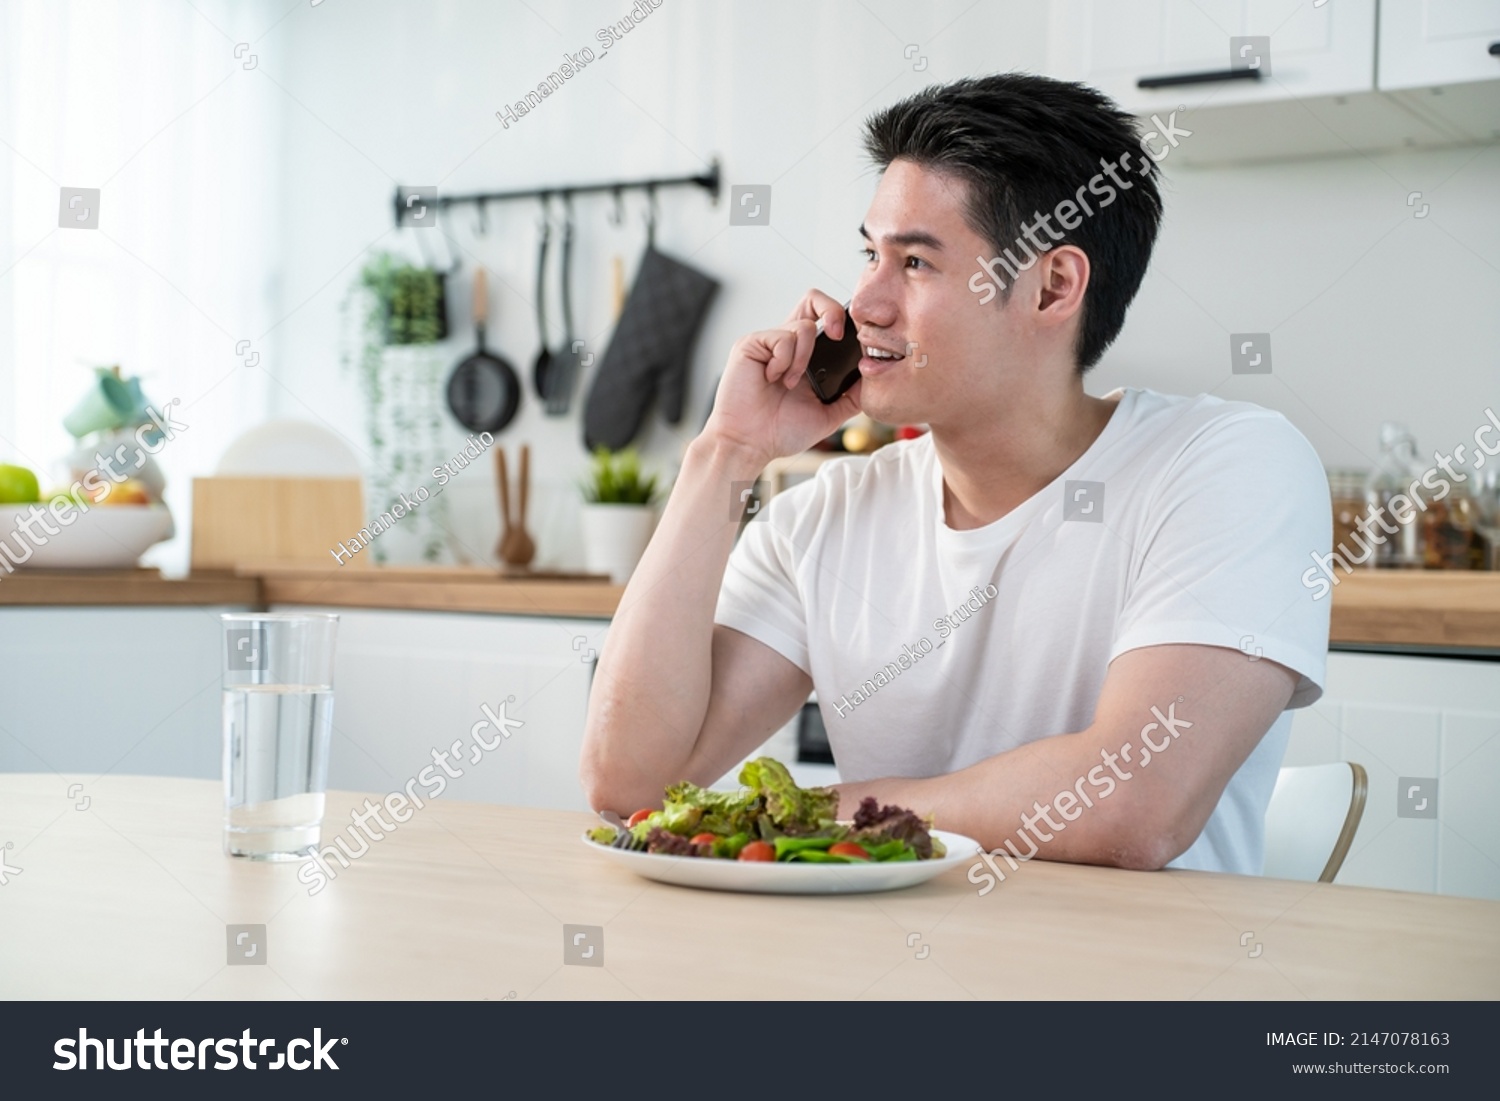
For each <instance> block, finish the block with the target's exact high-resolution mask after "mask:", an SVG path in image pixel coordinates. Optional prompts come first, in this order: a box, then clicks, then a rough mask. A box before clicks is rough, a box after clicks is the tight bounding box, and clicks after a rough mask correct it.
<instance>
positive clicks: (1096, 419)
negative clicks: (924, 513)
mask: <svg viewBox="0 0 1500 1101" xmlns="http://www.w3.org/2000/svg"><path fill="white" fill-rule="evenodd" d="M1118 404H1119V400H1118V399H1114V400H1110V401H1106V400H1105V399H1103V398H1095V397H1090V396H1089V395H1088V394H1086V393H1084V391H1083V387H1082V386H1081V385H1074V386H1070V387H1068V388H1066V389H1064V390H1061V391H1059V392H1056V393H1050V394H1042V395H1037V394H1029V395H1027V400H1026V401H1024V402H1020V403H1017V404H1016V405H1014V406H1012V407H1011V408H1010V409H1009V410H1008V415H1007V416H1006V417H1005V418H1004V420H1002V421H994V420H991V421H990V422H988V423H982V424H981V423H972V422H971V423H969V424H966V425H962V426H944V427H939V426H936V425H935V426H933V430H932V442H933V446H934V447H935V448H936V450H937V455H938V459H939V461H940V462H941V463H942V467H943V512H944V516H945V518H946V520H947V522H948V526H949V527H950V528H953V529H954V530H956V531H967V530H970V529H972V528H979V527H984V526H985V525H986V524H992V523H994V522H995V521H996V520H998V519H1000V518H1001V517H1002V516H1005V515H1006V514H1007V513H1009V512H1010V511H1011V510H1012V509H1014V508H1015V507H1016V506H1017V505H1020V504H1021V503H1023V502H1024V501H1027V500H1029V499H1030V498H1031V497H1033V496H1035V495H1036V494H1037V493H1038V492H1040V491H1041V490H1042V489H1044V488H1046V487H1047V486H1048V485H1049V484H1050V483H1051V482H1052V481H1053V480H1054V479H1055V478H1056V477H1057V476H1058V475H1059V474H1061V473H1062V472H1063V471H1065V470H1067V469H1068V467H1070V466H1072V465H1073V463H1074V462H1076V461H1077V459H1078V457H1079V456H1080V455H1082V454H1083V453H1084V452H1085V451H1087V450H1088V449H1089V447H1090V445H1091V444H1093V442H1094V441H1095V440H1096V439H1098V438H1099V434H1100V433H1101V432H1103V431H1104V426H1105V425H1106V424H1108V423H1109V418H1110V416H1111V415H1112V414H1113V413H1114V411H1115V407H1116V406H1117V405H1118Z"/></svg>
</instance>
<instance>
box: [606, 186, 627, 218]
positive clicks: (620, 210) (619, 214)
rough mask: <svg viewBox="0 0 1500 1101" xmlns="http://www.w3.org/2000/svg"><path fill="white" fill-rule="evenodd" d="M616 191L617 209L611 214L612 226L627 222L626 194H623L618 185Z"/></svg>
mask: <svg viewBox="0 0 1500 1101" xmlns="http://www.w3.org/2000/svg"><path fill="white" fill-rule="evenodd" d="M614 193H615V209H614V211H613V212H612V213H611V214H610V216H609V224H610V225H612V226H622V225H624V224H625V196H624V195H623V194H621V191H620V189H619V188H618V187H617V188H615V189H614Z"/></svg>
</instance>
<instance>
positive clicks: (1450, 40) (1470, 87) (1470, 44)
mask: <svg viewBox="0 0 1500 1101" xmlns="http://www.w3.org/2000/svg"><path fill="white" fill-rule="evenodd" d="M1376 81H1377V85H1378V87H1379V88H1380V90H1381V91H1382V92H1384V93H1386V94H1387V95H1389V96H1390V97H1391V98H1392V99H1393V100H1395V101H1396V102H1398V103H1400V104H1402V105H1403V106H1405V107H1406V108H1408V109H1409V110H1411V111H1412V112H1414V113H1415V114H1417V115H1419V116H1421V117H1422V118H1425V119H1427V120H1428V121H1429V122H1431V123H1432V125H1433V126H1435V127H1437V128H1440V129H1443V130H1446V131H1449V132H1451V133H1452V134H1454V135H1455V137H1456V139H1457V140H1460V141H1494V140H1496V139H1500V0H1381V4H1380V66H1379V69H1378V71H1377V76H1376Z"/></svg>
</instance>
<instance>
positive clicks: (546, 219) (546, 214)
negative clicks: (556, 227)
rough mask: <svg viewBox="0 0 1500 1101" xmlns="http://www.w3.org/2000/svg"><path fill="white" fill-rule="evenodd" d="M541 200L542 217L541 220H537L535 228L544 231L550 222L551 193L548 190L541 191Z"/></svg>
mask: <svg viewBox="0 0 1500 1101" xmlns="http://www.w3.org/2000/svg"><path fill="white" fill-rule="evenodd" d="M541 200H542V218H541V221H539V222H537V224H536V228H537V229H538V230H540V231H541V232H543V233H546V232H547V230H548V228H549V227H550V226H551V224H552V193H551V192H550V191H543V192H542V194H541Z"/></svg>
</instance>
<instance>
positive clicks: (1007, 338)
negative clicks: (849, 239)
mask: <svg viewBox="0 0 1500 1101" xmlns="http://www.w3.org/2000/svg"><path fill="white" fill-rule="evenodd" d="M967 186H968V185H967V184H965V183H964V182H962V181H961V180H957V179H955V178H953V177H950V176H946V175H940V174H938V173H936V172H932V171H930V170H928V169H925V168H920V167H918V166H916V165H914V164H912V163H911V162H910V161H905V160H896V161H893V162H892V163H891V164H890V165H889V166H888V167H887V168H886V170H885V173H884V175H883V176H882V177H881V180H880V186H879V187H878V188H876V191H875V198H874V200H873V201H872V202H871V203H870V209H869V212H868V213H867V214H866V215H865V222H864V227H863V229H864V233H865V243H866V247H867V248H868V249H869V252H868V254H867V262H866V265H865V270H864V272H863V273H862V274H861V276H860V279H859V284H858V286H857V287H856V289H855V292H854V296H853V299H852V303H851V305H850V313H851V315H852V316H853V318H854V321H855V323H856V324H857V325H858V326H859V335H860V343H861V345H863V346H864V347H865V348H866V354H865V356H864V358H863V359H861V361H860V373H861V374H862V375H863V376H864V382H863V384H862V385H861V387H860V405H861V406H862V407H863V409H864V411H865V412H866V413H868V414H869V415H870V416H871V417H873V418H874V419H876V420H878V421H881V422H884V423H886V424H930V425H932V426H933V427H934V428H941V427H945V426H947V425H950V424H952V425H954V426H958V425H962V424H964V423H968V422H973V421H974V420H976V419H987V420H990V421H993V420H994V419H995V418H996V413H997V411H998V408H999V407H998V406H997V403H998V402H1001V401H1003V400H1004V397H1005V394H1006V392H1007V389H1009V388H1013V387H1014V385H1015V383H1016V382H1017V381H1018V379H1019V377H1020V372H1022V371H1023V370H1024V368H1025V366H1026V364H1028V363H1029V362H1031V359H1032V357H1031V355H1030V352H1031V348H1032V341H1033V337H1034V333H1033V331H1032V329H1031V328H1030V326H1029V324H1028V322H1027V310H1026V308H1025V306H1026V303H1028V301H1032V300H1034V298H1035V293H1036V288H1035V285H1034V284H1035V278H1036V277H1035V270H1034V269H1033V271H1029V272H1025V273H1023V274H1022V278H1021V280H1020V281H1019V282H1018V284H1017V285H1016V286H1015V287H1014V288H1013V290H1012V293H1011V296H1010V300H1009V302H1002V301H1001V300H1000V298H999V297H996V298H995V299H993V300H992V301H990V302H988V303H986V304H984V305H981V304H980V301H979V299H980V295H978V294H976V293H974V292H973V291H972V290H970V289H969V285H968V284H969V278H970V276H972V275H973V274H974V273H975V272H976V271H978V270H979V267H978V263H977V260H976V258H977V257H980V256H983V257H986V258H987V257H989V256H991V255H993V254H994V251H995V250H994V247H993V246H992V245H990V244H988V243H986V242H985V241H984V239H983V238H981V237H980V236H979V235H978V234H976V233H975V232H974V231H973V230H972V229H970V228H969V226H968V224H967V223H966V222H965V221H964V216H963V200H964V198H965V195H966V193H967ZM1028 276H1030V277H1031V279H1030V280H1028V278H1027V277H1028ZM872 345H873V346H874V347H877V348H883V349H886V350H888V351H893V352H895V353H896V354H898V355H901V356H903V358H902V359H899V360H894V361H892V360H886V359H880V358H874V357H871V356H870V355H869V354H868V349H869V348H870V347H871V346H872Z"/></svg>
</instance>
